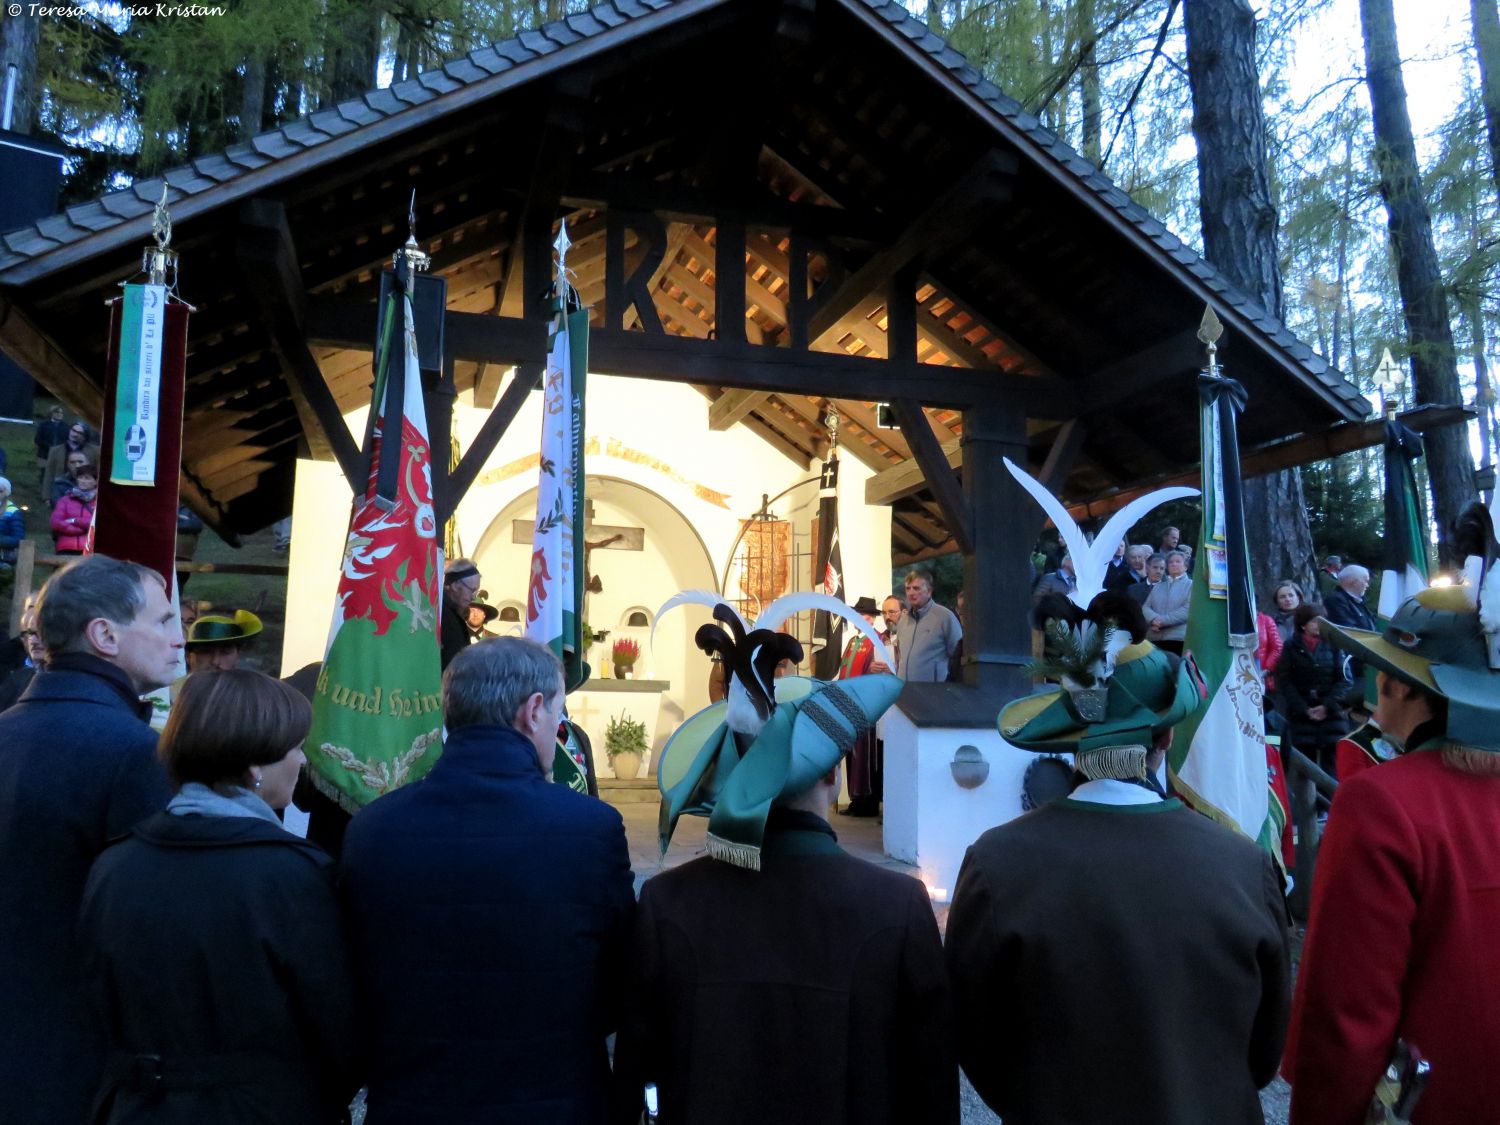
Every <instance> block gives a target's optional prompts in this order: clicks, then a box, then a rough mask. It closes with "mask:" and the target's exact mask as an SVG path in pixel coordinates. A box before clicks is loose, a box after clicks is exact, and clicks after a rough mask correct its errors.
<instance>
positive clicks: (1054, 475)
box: [1036, 418, 1088, 496]
mask: <svg viewBox="0 0 1500 1125" xmlns="http://www.w3.org/2000/svg"><path fill="white" fill-rule="evenodd" d="M1086 437H1088V427H1087V426H1085V425H1084V424H1083V423H1082V422H1080V421H1079V420H1078V419H1077V418H1069V419H1068V420H1067V421H1066V422H1064V423H1063V424H1062V425H1061V426H1059V427H1058V428H1057V433H1056V434H1055V435H1053V438H1052V444H1051V446H1049V447H1048V449H1047V459H1046V460H1045V461H1043V462H1042V468H1041V471H1040V472H1039V473H1038V474H1037V478H1036V479H1037V480H1038V481H1040V482H1041V485H1042V487H1043V488H1045V489H1046V490H1047V491H1048V492H1050V493H1052V494H1053V495H1054V496H1056V495H1059V494H1061V492H1062V491H1063V485H1064V484H1065V483H1066V482H1067V479H1068V474H1069V473H1071V472H1072V471H1073V465H1074V463H1075V462H1077V460H1078V454H1079V453H1080V452H1082V450H1083V442H1084V439H1085V438H1086Z"/></svg>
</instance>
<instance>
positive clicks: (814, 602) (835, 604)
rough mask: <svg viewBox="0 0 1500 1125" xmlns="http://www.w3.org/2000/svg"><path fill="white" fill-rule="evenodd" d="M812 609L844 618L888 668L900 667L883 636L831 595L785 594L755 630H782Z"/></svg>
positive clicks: (757, 621) (764, 612) (765, 611)
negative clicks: (790, 619) (870, 645)
mask: <svg viewBox="0 0 1500 1125" xmlns="http://www.w3.org/2000/svg"><path fill="white" fill-rule="evenodd" d="M809 609H812V610H819V609H821V610H826V611H827V612H828V613H831V614H832V615H833V616H835V617H841V618H843V619H844V620H845V621H847V622H849V624H851V625H853V626H854V627H855V628H856V629H858V630H859V631H860V632H861V633H863V634H864V635H865V636H866V637H868V638H869V640H870V643H871V644H873V645H874V646H875V652H876V654H877V655H878V656H879V657H880V659H881V661H882V662H883V663H884V664H885V665H886V667H888V668H894V667H895V666H896V661H895V659H894V658H893V657H892V656H891V651H890V649H888V648H886V647H885V642H884V641H882V640H881V639H880V634H879V633H877V632H876V631H875V630H874V629H873V628H871V627H870V625H869V624H868V623H867V622H866V621H865V619H864V618H863V617H861V616H860V615H859V614H857V613H855V612H854V610H852V609H850V608H849V607H848V606H847V605H845V604H844V603H843V602H841V601H839V600H838V598H835V597H832V596H830V595H828V594H819V593H815V592H811V591H809V592H804V593H797V594H782V595H781V597H779V598H777V599H776V600H775V601H774V602H772V603H771V604H770V605H768V606H766V608H765V609H763V610H761V612H760V616H759V617H757V618H756V619H755V628H757V629H779V628H781V626H782V623H783V622H785V621H786V619H787V618H789V617H791V616H792V615H793V614H797V613H801V612H803V611H804V610H809Z"/></svg>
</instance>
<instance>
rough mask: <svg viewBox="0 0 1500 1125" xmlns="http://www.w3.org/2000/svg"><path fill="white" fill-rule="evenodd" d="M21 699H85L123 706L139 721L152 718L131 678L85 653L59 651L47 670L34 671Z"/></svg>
mask: <svg viewBox="0 0 1500 1125" xmlns="http://www.w3.org/2000/svg"><path fill="white" fill-rule="evenodd" d="M21 698H22V699H23V700H39V699H53V700H60V699H86V700H88V701H90V702H92V703H104V704H112V705H119V706H124V707H125V708H126V709H127V710H129V711H130V713H131V714H132V715H134V716H136V718H138V719H141V720H142V721H146V720H148V719H149V718H150V717H151V704H149V703H143V702H141V698H140V695H139V694H137V692H136V690H135V685H134V684H132V683H131V682H130V677H129V676H127V675H126V674H125V673H124V672H123V671H121V670H120V669H119V668H117V667H115V665H113V664H111V663H110V662H109V661H107V660H103V659H101V658H99V657H97V656H95V655H93V653H87V652H60V653H58V654H57V655H56V656H54V657H52V658H51V659H49V660H48V661H47V664H46V667H44V668H40V669H38V670H37V674H36V675H35V676H34V677H32V680H31V684H30V685H29V686H28V687H27V688H26V691H25V692H24V693H22V695H21Z"/></svg>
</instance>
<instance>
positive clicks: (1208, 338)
mask: <svg viewBox="0 0 1500 1125" xmlns="http://www.w3.org/2000/svg"><path fill="white" fill-rule="evenodd" d="M1222 335H1224V325H1223V324H1221V323H1220V322H1219V317H1218V314H1217V313H1215V312H1214V307H1213V306H1212V305H1205V306H1204V307H1203V319H1202V320H1201V321H1200V322H1199V323H1198V339H1199V340H1200V341H1201V342H1202V343H1203V344H1204V345H1205V346H1206V347H1207V348H1208V370H1209V372H1210V373H1212V374H1217V373H1218V370H1219V337H1220V336H1222Z"/></svg>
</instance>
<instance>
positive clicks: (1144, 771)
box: [946, 593, 1291, 1125]
mask: <svg viewBox="0 0 1500 1125" xmlns="http://www.w3.org/2000/svg"><path fill="white" fill-rule="evenodd" d="M1106 599H1113V600H1114V604H1113V605H1109V604H1108V603H1107V602H1106ZM1096 607H1099V608H1098V609H1096ZM1106 608H1107V609H1108V612H1107V613H1105V612H1103V610H1104V609H1106ZM1134 608H1135V607H1134V605H1133V604H1132V603H1130V602H1129V601H1128V599H1122V598H1120V597H1119V595H1117V594H1108V593H1106V594H1101V595H1099V597H1098V598H1097V599H1096V600H1095V601H1094V602H1092V603H1091V604H1090V610H1089V613H1090V620H1092V621H1093V622H1094V624H1095V625H1096V626H1098V627H1099V632H1101V633H1102V632H1103V631H1104V626H1105V625H1106V624H1115V625H1117V626H1119V627H1123V628H1128V631H1129V632H1130V634H1131V637H1132V639H1133V640H1134V641H1135V643H1133V644H1132V645H1130V646H1129V647H1128V648H1126V649H1125V650H1124V651H1122V652H1121V653H1120V654H1119V655H1118V657H1117V659H1116V665H1115V670H1114V673H1113V675H1112V676H1111V677H1110V678H1109V680H1108V681H1107V691H1108V693H1109V698H1108V702H1107V705H1106V706H1105V707H1104V708H1103V709H1101V711H1099V712H1098V714H1099V715H1100V721H1098V722H1096V723H1093V724H1087V725H1086V724H1083V723H1082V722H1080V720H1079V719H1078V718H1077V717H1076V716H1077V715H1078V714H1079V713H1080V708H1082V707H1084V706H1085V703H1086V702H1088V701H1083V702H1074V701H1072V700H1070V699H1066V698H1064V697H1063V693H1061V692H1059V691H1052V692H1043V693H1040V694H1037V695H1032V696H1028V697H1026V698H1023V699H1019V700H1017V701H1015V702H1014V703H1012V704H1010V705H1009V706H1007V707H1006V709H1005V710H1004V711H1003V712H1002V713H1001V716H1000V728H1001V734H1002V735H1004V736H1005V738H1006V740H1007V741H1009V742H1011V743H1012V744H1013V745H1016V746H1019V747H1021V748H1023V749H1026V750H1033V751H1037V752H1042V753H1058V752H1065V751H1072V752H1073V754H1074V760H1075V768H1076V770H1077V771H1078V775H1081V778H1082V779H1083V780H1081V782H1080V783H1079V784H1078V785H1077V786H1076V787H1075V789H1074V790H1073V793H1072V795H1071V796H1070V797H1068V798H1065V799H1063V800H1060V801H1058V802H1055V803H1053V804H1050V805H1046V806H1043V807H1042V808H1040V809H1037V810H1036V811H1034V812H1031V813H1027V814H1026V815H1024V816H1022V817H1020V818H1018V819H1016V820H1013V821H1011V822H1009V823H1008V824H1004V825H1001V826H1000V827H998V828H992V829H990V831H988V832H986V833H985V834H984V835H983V836H981V837H980V838H979V840H978V842H976V843H975V844H974V846H973V847H971V848H970V849H969V853H968V855H967V856H966V857H965V859H964V863H963V868H962V869H961V871H960V873H959V877H958V884H957V886H956V887H955V889H954V895H953V906H952V909H951V911H950V913H949V915H948V939H947V946H946V952H947V958H948V966H949V969H950V971H951V974H952V978H953V991H954V997H955V1002H956V1004H957V1008H958V1021H957V1035H958V1042H959V1045H960V1056H959V1057H960V1061H961V1062H962V1063H963V1067H964V1070H965V1072H966V1073H967V1074H968V1076H969V1079H970V1080H971V1081H972V1082H973V1083H974V1088H975V1089H976V1090H977V1091H978V1092H979V1096H980V1097H981V1098H983V1099H984V1100H985V1102H986V1103H987V1104H988V1105H989V1106H990V1108H992V1109H993V1110H995V1112H996V1113H998V1114H1000V1116H1002V1117H1003V1118H1004V1119H1005V1125H1037V1123H1042V1122H1046V1123H1051V1122H1067V1123H1068V1125H1121V1123H1126V1125H1130V1123H1140V1125H1146V1123H1149V1125H1202V1123H1203V1122H1214V1125H1260V1123H1261V1121H1262V1115H1261V1108H1260V1099H1259V1097H1258V1096H1257V1090H1258V1089H1259V1088H1260V1087H1262V1086H1264V1085H1266V1084H1267V1083H1268V1082H1270V1081H1271V1079H1272V1078H1273V1077H1274V1076H1275V1073H1276V1066H1277V1063H1278V1062H1279V1060H1280V1058H1281V1045H1282V1040H1283V1037H1284V1035H1285V1031H1286V1021H1287V1010H1288V1007H1289V981H1290V964H1291V959H1290V955H1289V951H1288V947H1287V931H1286V925H1285V908H1284V907H1283V905H1282V895H1281V880H1280V877H1279V875H1278V873H1277V871H1276V869H1275V867H1274V865H1273V863H1272V861H1271V859H1270V857H1269V855H1267V854H1266V853H1265V852H1263V851H1261V850H1260V849H1259V848H1258V847H1256V845H1255V844H1254V843H1253V842H1251V841H1250V840H1247V839H1245V838H1243V837H1241V836H1239V835H1237V834H1236V833H1234V832H1232V831H1231V830H1229V829H1227V828H1223V827H1221V826H1219V825H1217V824H1215V823H1213V822H1212V821H1210V820H1209V819H1207V818H1206V817H1203V816H1200V815H1199V814H1198V813H1196V812H1193V811H1192V810H1191V809H1188V808H1186V807H1184V806H1183V804H1182V803H1181V802H1180V801H1178V800H1177V799H1175V798H1173V799H1171V800H1168V799H1166V798H1165V796H1164V794H1163V793H1162V792H1161V791H1160V789H1159V787H1158V785H1157V782H1156V780H1155V774H1156V770H1157V768H1158V767H1159V766H1160V763H1161V758H1162V755H1163V754H1164V753H1165V752H1166V749H1167V747H1168V746H1169V745H1170V743H1171V733H1172V726H1173V724H1175V723H1177V722H1179V721H1181V720H1182V719H1183V718H1184V717H1186V716H1187V715H1188V714H1189V713H1191V712H1192V711H1193V710H1194V709H1195V708H1196V707H1197V706H1199V705H1200V703H1201V702H1202V697H1201V695H1200V691H1201V684H1202V681H1201V679H1200V678H1199V677H1198V676H1197V674H1196V671H1195V670H1194V669H1193V668H1192V665H1191V663H1190V662H1188V661H1184V660H1180V659H1179V658H1178V657H1176V656H1174V655H1172V654H1169V653H1166V652H1163V651H1161V650H1159V649H1157V648H1155V647H1154V646H1153V645H1152V644H1151V642H1150V641H1147V640H1144V639H1142V638H1143V637H1144V633H1145V629H1144V622H1143V621H1141V620H1140V619H1139V617H1138V615H1134V614H1132V613H1131V610H1133V609H1134ZM1132 618H1133V620H1131V619H1132Z"/></svg>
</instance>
